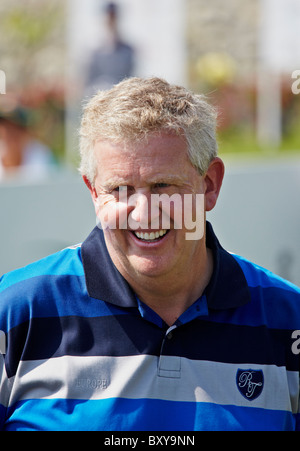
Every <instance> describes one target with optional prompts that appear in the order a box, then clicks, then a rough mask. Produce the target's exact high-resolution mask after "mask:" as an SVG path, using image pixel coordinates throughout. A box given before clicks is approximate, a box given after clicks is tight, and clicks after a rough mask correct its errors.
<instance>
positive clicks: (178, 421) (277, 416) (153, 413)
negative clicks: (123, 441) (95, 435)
mask: <svg viewBox="0 0 300 451" xmlns="http://www.w3.org/2000/svg"><path fill="white" fill-rule="evenodd" d="M8 414H9V420H8V421H7V423H6V425H5V428H4V429H5V430H10V431H22V430H24V431H28V430H50V431H76V430H100V431H197V430H204V431H223V430H224V431H225V430H226V431H227V430H228V431H237V430H242V431H258V430H263V431H281V430H286V431H290V430H294V428H295V418H294V417H293V415H292V414H291V413H290V412H284V411H276V410H264V409H258V408H254V407H237V406H231V405H223V406H222V405H217V404H209V403H192V402H172V401H161V400H155V399H124V398H119V399H114V398H113V399H105V400H100V401H99V400H84V401H82V400H80V401H79V400H64V399H51V400H27V401H23V402H20V403H18V404H17V405H16V406H15V408H14V409H13V408H11V409H9V411H8Z"/></svg>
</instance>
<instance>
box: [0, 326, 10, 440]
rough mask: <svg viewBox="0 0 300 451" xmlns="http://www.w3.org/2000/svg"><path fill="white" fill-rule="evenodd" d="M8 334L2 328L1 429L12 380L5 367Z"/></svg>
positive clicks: (0, 350) (0, 373) (0, 340)
mask: <svg viewBox="0 0 300 451" xmlns="http://www.w3.org/2000/svg"><path fill="white" fill-rule="evenodd" d="M5 355H6V335H5V333H4V332H3V331H2V330H0V430H1V431H2V430H3V428H4V424H5V418H6V410H7V406H8V400H9V396H10V381H9V378H8V377H7V373H6V367H5Z"/></svg>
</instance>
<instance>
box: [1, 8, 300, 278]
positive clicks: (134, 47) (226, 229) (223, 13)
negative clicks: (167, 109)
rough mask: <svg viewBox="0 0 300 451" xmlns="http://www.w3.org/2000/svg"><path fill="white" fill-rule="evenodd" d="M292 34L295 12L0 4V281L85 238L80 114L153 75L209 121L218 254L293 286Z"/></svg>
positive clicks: (297, 184) (295, 106)
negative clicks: (213, 111) (214, 140)
mask: <svg viewBox="0 0 300 451" xmlns="http://www.w3.org/2000/svg"><path fill="white" fill-rule="evenodd" d="M299 30H300V1H299V0H227V1H226V2H224V1H223V0H211V1H210V2H207V1H206V0H116V1H115V2H107V1H105V0H85V1H84V2H83V1H82V0H52V1H51V2H48V1H46V0H27V1H26V2H23V1H21V0H2V1H1V3H0V36H1V39H0V212H1V213H0V215H1V216H0V218H1V220H0V249H1V251H0V275H1V274H2V273H4V272H7V271H9V270H11V269H14V268H17V267H20V266H23V265H25V264H27V263H30V262H32V261H34V260H36V259H38V258H42V257H44V256H46V255H48V254H49V253H52V252H55V251H58V250H60V249H62V248H63V247H66V246H69V245H72V244H75V243H78V242H81V241H82V240H84V239H85V237H86V236H87V235H88V233H89V232H90V230H91V229H92V228H93V227H94V226H95V224H96V220H95V215H94V210H93V205H92V201H91V200H90V197H89V193H88V190H87V189H86V188H85V186H84V184H83V183H82V181H81V179H80V176H79V174H78V172H77V166H78V161H79V160H78V137H77V130H78V127H79V123H80V115H81V109H82V105H83V103H84V102H85V101H86V99H87V98H89V96H91V95H92V94H93V93H94V92H96V91H97V90H98V89H108V88H109V87H110V86H112V85H113V84H114V83H117V82H118V81H120V80H121V79H122V78H124V77H127V76H131V75H138V76H151V75H155V76H161V77H164V78H166V79H167V80H168V81H170V82H172V83H179V84H183V85H185V86H186V87H188V88H190V89H192V90H194V91H196V92H199V93H204V94H206V95H207V97H208V99H209V101H210V102H212V103H213V104H214V105H215V106H217V108H218V111H219V127H218V137H219V138H218V139H219V153H220V156H221V157H222V158H223V159H224V161H225V164H226V175H225V180H224V184H223V189H222V192H221V195H220V198H219V201H218V204H217V206H216V208H215V209H214V211H213V212H211V213H210V214H209V215H208V219H209V220H210V221H211V222H212V224H213V226H214V228H215V231H216V233H217V235H218V236H219V238H220V241H221V243H222V244H223V245H224V247H226V248H227V249H228V250H230V251H232V252H235V253H237V254H240V255H243V256H245V257H246V258H249V259H250V260H252V261H254V262H255V263H257V264H259V265H261V266H264V267H267V268H268V269H270V270H272V271H274V272H275V273H277V274H279V275H281V276H283V277H285V278H287V279H288V280H290V281H292V282H294V283H296V284H300V240H299V228H300V227H299V226H300V202H299V193H300V190H299V188H300V36H299Z"/></svg>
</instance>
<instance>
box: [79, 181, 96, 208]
mask: <svg viewBox="0 0 300 451" xmlns="http://www.w3.org/2000/svg"><path fill="white" fill-rule="evenodd" d="M82 178H83V181H84V183H85V184H86V186H87V187H88V190H89V192H90V193H91V196H92V200H93V202H94V205H95V202H96V200H97V198H98V194H97V191H96V188H95V187H94V186H93V185H92V184H91V182H90V181H89V179H88V178H87V177H86V176H85V175H83V176H82Z"/></svg>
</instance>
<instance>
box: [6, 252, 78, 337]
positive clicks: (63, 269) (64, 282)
mask: <svg viewBox="0 0 300 451" xmlns="http://www.w3.org/2000/svg"><path fill="white" fill-rule="evenodd" d="M82 276H84V271H83V266H82V261H81V246H80V245H77V246H74V247H70V248H66V249H63V250H61V251H59V252H57V253H55V254H52V255H50V256H48V257H45V258H43V259H41V260H39V261H37V262H34V263H32V264H30V265H27V266H25V267H23V268H20V269H16V270H14V271H11V272H9V273H7V274H4V275H3V276H2V277H1V279H0V329H1V330H4V329H7V328H11V327H14V326H15V325H17V324H19V323H20V322H22V321H26V320H28V319H29V318H30V317H32V315H34V314H37V315H41V316H44V315H45V316H47V315H48V314H49V313H50V312H49V310H51V309H54V308H56V306H54V303H55V302H56V300H57V299H59V297H60V296H61V295H62V292H63V291H64V290H66V289H67V286H69V287H70V285H72V279H75V280H77V279H78V278H81V277H82ZM5 323H7V325H6V326H5Z"/></svg>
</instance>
